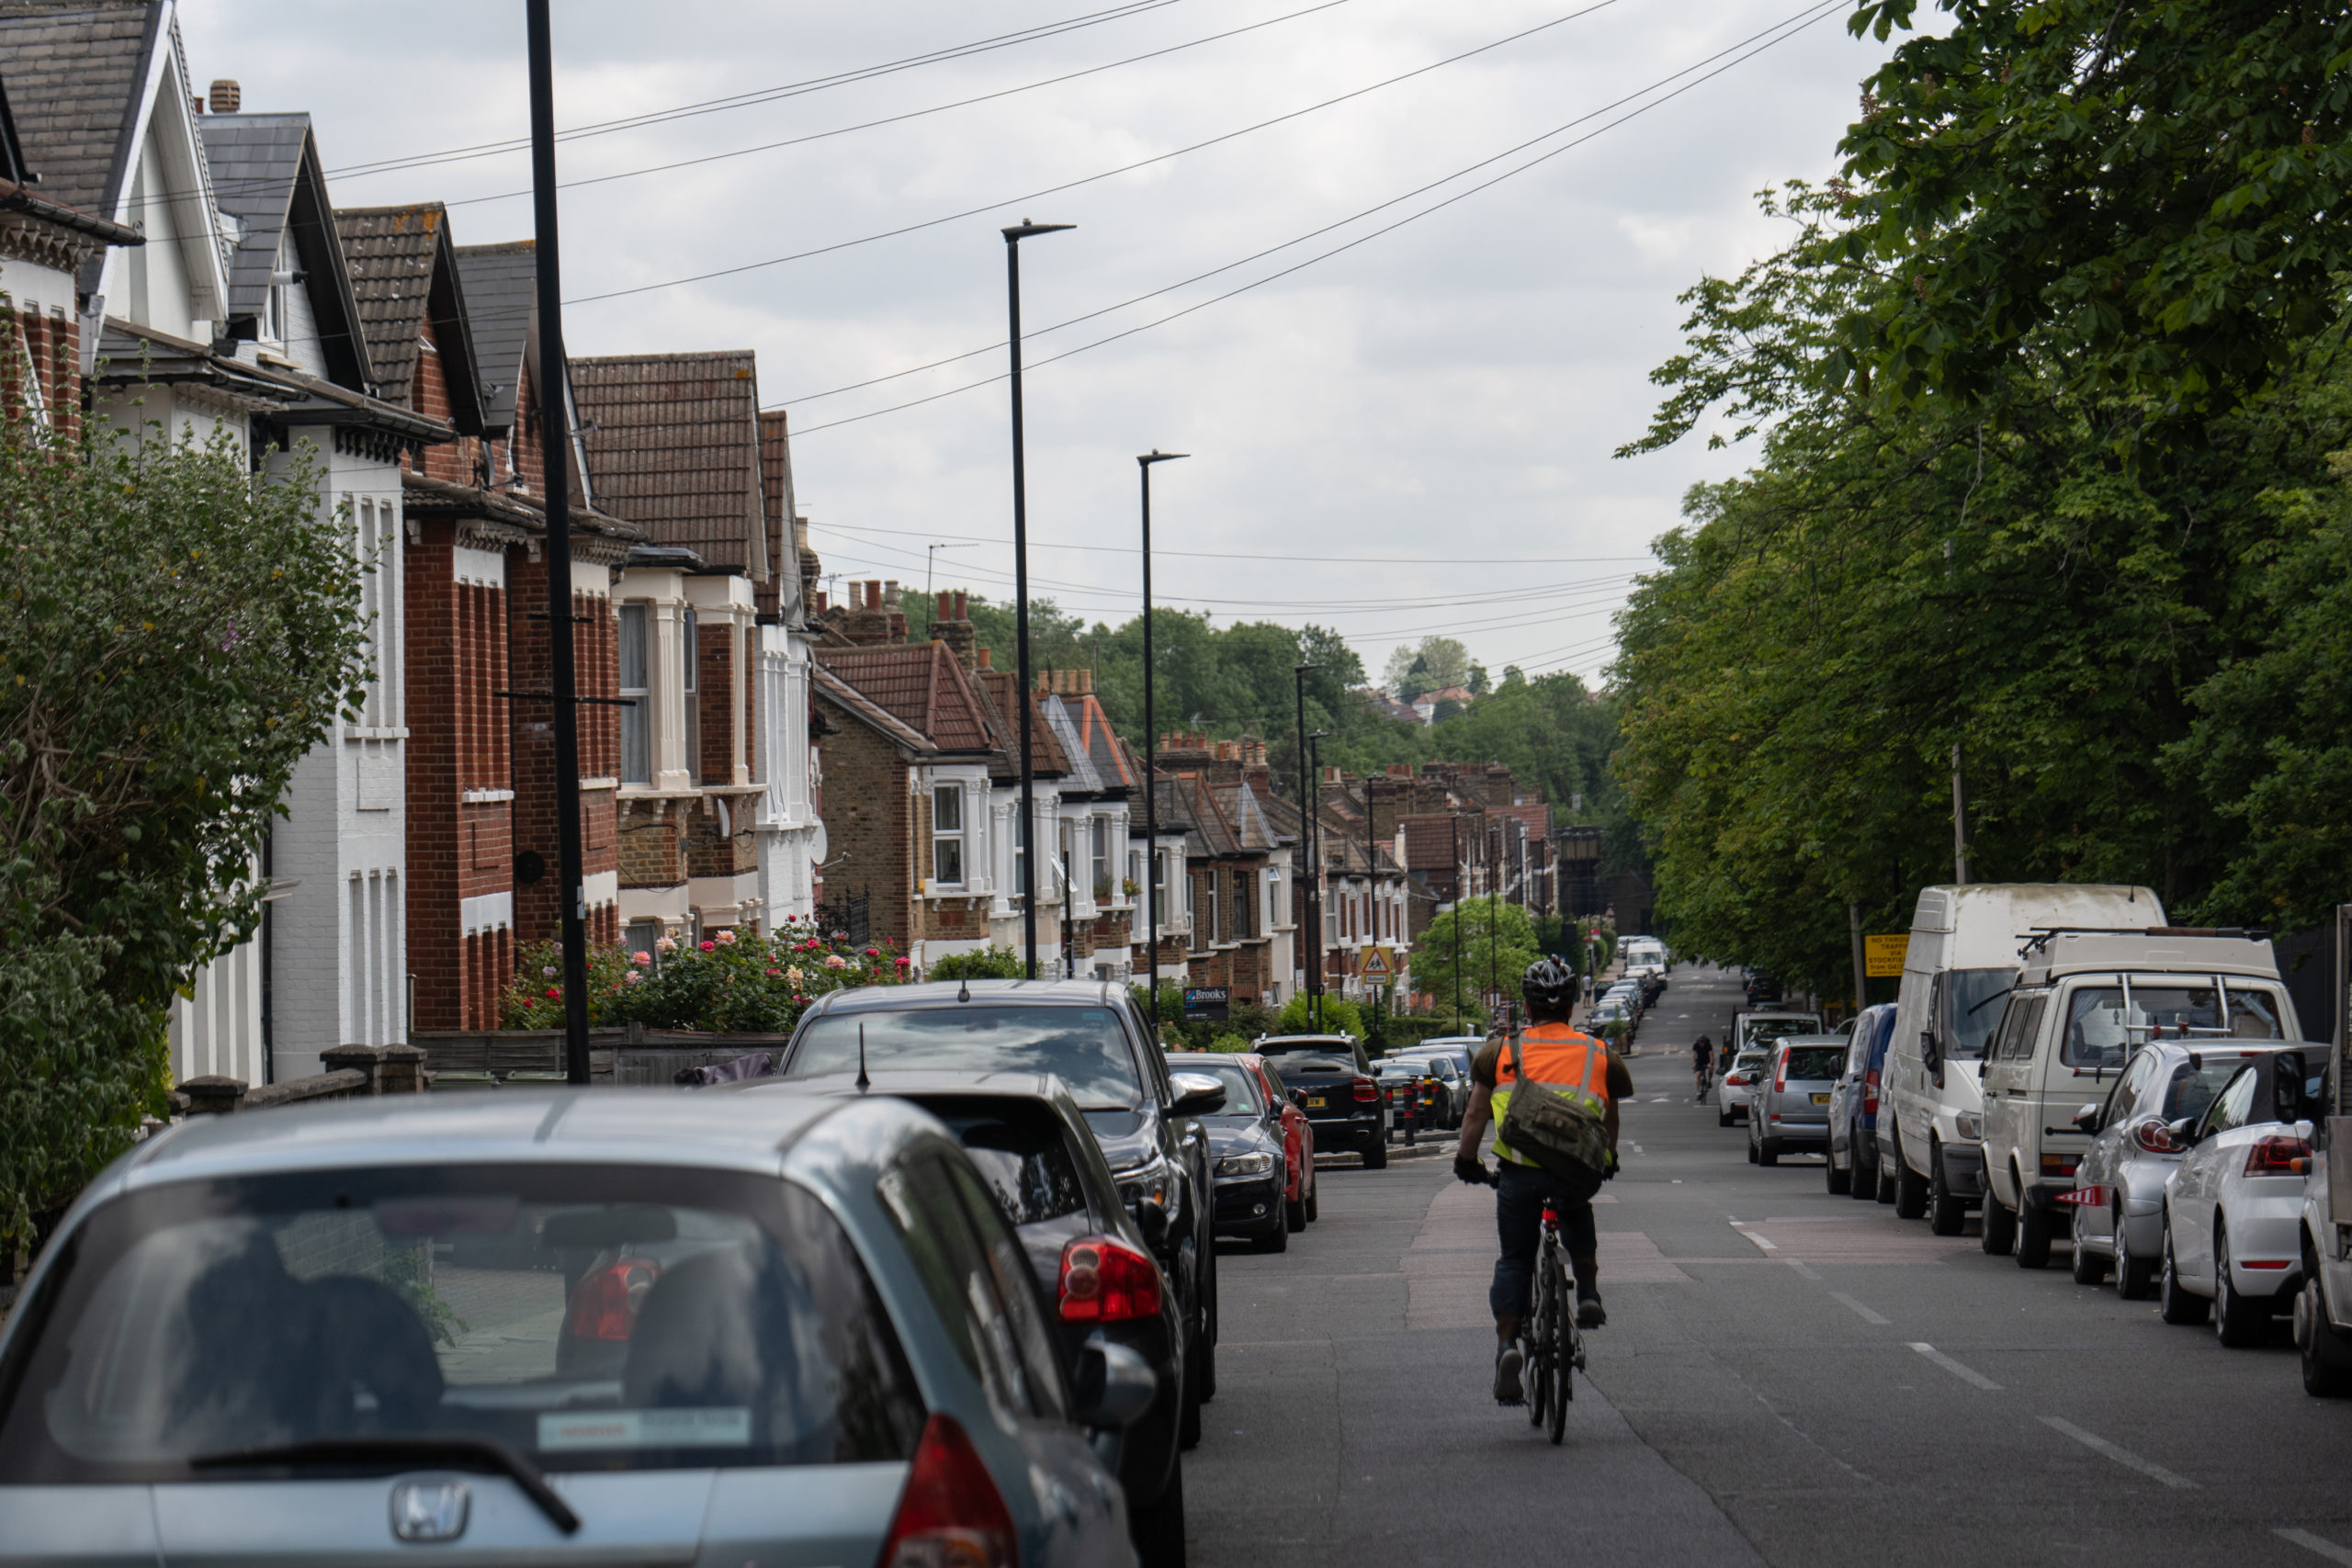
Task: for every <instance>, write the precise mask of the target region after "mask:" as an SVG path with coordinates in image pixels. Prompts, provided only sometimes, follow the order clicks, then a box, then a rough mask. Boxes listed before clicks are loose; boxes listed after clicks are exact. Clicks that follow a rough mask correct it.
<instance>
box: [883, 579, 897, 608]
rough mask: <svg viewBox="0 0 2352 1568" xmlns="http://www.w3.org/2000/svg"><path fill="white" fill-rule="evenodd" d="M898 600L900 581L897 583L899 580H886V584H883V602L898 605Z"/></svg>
mask: <svg viewBox="0 0 2352 1568" xmlns="http://www.w3.org/2000/svg"><path fill="white" fill-rule="evenodd" d="M898 602H899V585H898V583H897V582H895V581H891V582H886V583H884V584H883V585H882V603H884V604H890V605H896V604H898Z"/></svg>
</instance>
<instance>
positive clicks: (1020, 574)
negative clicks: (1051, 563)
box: [1004, 218, 1078, 980]
mask: <svg viewBox="0 0 2352 1568" xmlns="http://www.w3.org/2000/svg"><path fill="white" fill-rule="evenodd" d="M1077 227H1078V225H1077V224H1075V223H1032V222H1030V221H1029V220H1027V219H1025V218H1024V219H1023V220H1021V221H1020V222H1019V223H1016V224H1014V225H1013V226H1012V228H1010V229H1007V230H1005V231H1004V294H1005V313H1006V316H1007V318H1008V320H1009V323H1010V324H1009V329H1008V331H1007V333H1006V336H1007V338H1008V339H1009V340H1010V343H1011V345H1012V598H1013V640H1014V643H1015V645H1016V647H1017V649H1018V650H1019V657H1018V659H1017V660H1016V662H1017V663H1018V664H1019V665H1020V671H1021V672H1020V677H1019V679H1020V682H1021V692H1020V695H1019V696H1018V697H1017V698H1016V699H1015V700H1014V703H1013V705H1014V706H1015V707H1017V708H1019V709H1020V710H1021V724H1020V728H1021V838H1020V840H1019V841H1020V843H1021V846H1022V854H1021V942H1022V953H1023V963H1024V964H1026V966H1027V973H1028V976H1029V978H1031V979H1032V980H1034V979H1035V978H1036V977H1037V853H1036V851H1037V846H1036V845H1035V844H1034V843H1032V842H1030V840H1033V839H1035V837H1036V836H1037V784H1036V780H1035V778H1034V777H1033V776H1032V770H1031V768H1030V758H1029V729H1030V725H1031V723H1032V719H1033V716H1032V715H1031V712H1030V698H1029V470H1028V460H1027V457H1026V455H1025V453H1024V451H1023V445H1022V429H1021V242H1022V241H1023V240H1026V239H1028V238H1030V237H1031V236H1033V235H1036V234H1054V233H1059V232H1060V231H1062V230H1064V229H1075V228H1077ZM1064 897H1068V895H1067V894H1065V895H1064Z"/></svg>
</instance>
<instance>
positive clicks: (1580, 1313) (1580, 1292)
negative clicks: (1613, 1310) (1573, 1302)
mask: <svg viewBox="0 0 2352 1568" xmlns="http://www.w3.org/2000/svg"><path fill="white" fill-rule="evenodd" d="M1608 1321H1609V1310H1608V1309H1607V1308H1606V1307H1604V1306H1602V1305H1601V1304H1600V1291H1599V1290H1597V1289H1595V1288H1594V1287H1593V1286H1590V1285H1578V1286H1577V1327H1578V1328H1599V1327H1600V1325H1602V1324H1604V1323H1607V1322H1608Z"/></svg>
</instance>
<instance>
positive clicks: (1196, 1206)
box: [776, 980, 1225, 1448]
mask: <svg viewBox="0 0 2352 1568" xmlns="http://www.w3.org/2000/svg"><path fill="white" fill-rule="evenodd" d="M1151 1039H1152V1037H1151V1033H1150V1031H1149V1030H1148V1028H1147V1027H1146V1026H1145V1023H1144V1021H1143V1015H1142V1014H1141V1013H1139V1012H1137V1011H1136V1006H1135V1003H1134V1002H1133V1000H1131V999H1130V998H1129V997H1128V995H1127V988H1126V987H1125V986H1120V985H1114V984H1112V983H1110V982H1107V981H1100V980H968V981H946V980H939V981H931V982H926V983H924V984H922V985H915V986H874V987H864V988H862V989H858V990H852V991H834V992H831V993H830V994H829V995H826V996H824V997H820V998H818V1000H817V1002H816V1004H815V1005H814V1006H812V1007H811V1008H809V1010H808V1011H807V1012H805V1013H803V1014H802V1015H801V1017H800V1024H799V1027H797V1029H795V1030H794V1031H793V1032H792V1043H790V1044H788V1045H786V1047H785V1048H784V1060H783V1062H782V1063H781V1064H779V1065H778V1066H777V1068H776V1072H777V1074H778V1075H779V1076H780V1077H786V1078H810V1077H831V1076H832V1075H834V1074H849V1075H852V1076H854V1075H855V1074H856V1073H857V1071H858V1069H859V1067H860V1066H864V1067H865V1069H866V1070H867V1072H868V1073H869V1074H871V1073H873V1072H875V1071H879V1070H883V1069H890V1070H894V1071H921V1070H925V1069H934V1070H944V1071H949V1072H1014V1073H1028V1074H1035V1073H1052V1074H1053V1075H1054V1076H1056V1077H1058V1078H1060V1079H1061V1080H1062V1082H1063V1083H1064V1084H1065V1085H1067V1086H1068V1087H1069V1091H1070V1094H1071V1097H1072V1098H1073V1099H1075V1100H1077V1101H1078V1107H1079V1110H1080V1111H1082V1112H1083V1113H1084V1114H1085V1117H1086V1125H1087V1130H1088V1131H1089V1132H1091V1133H1092V1134H1094V1141H1095V1143H1096V1144H1097V1145H1100V1146H1101V1148H1102V1151H1103V1159H1104V1160H1105V1161H1107V1162H1108V1163H1109V1165H1110V1167H1111V1173H1112V1176H1113V1178H1114V1179H1115V1180H1116V1181H1117V1182H1118V1184H1119V1197H1120V1200H1121V1201H1123V1202H1124V1203H1125V1205H1126V1208H1127V1212H1128V1213H1130V1214H1132V1215H1134V1216H1135V1220H1136V1225H1137V1226H1138V1228H1140V1229H1141V1231H1142V1232H1143V1235H1145V1236H1146V1237H1147V1238H1148V1240H1149V1242H1150V1244H1151V1249H1152V1254H1153V1256H1154V1257H1155V1258H1158V1259H1159V1267H1160V1269H1161V1270H1162V1272H1164V1273H1165V1274H1166V1275H1167V1278H1168V1282H1169V1284H1170V1287H1171V1288H1173V1290H1174V1291H1175V1292H1176V1299H1177V1300H1178V1302H1179V1303H1182V1311H1183V1316H1184V1324H1185V1331H1186V1337H1187V1343H1186V1345H1185V1348H1184V1375H1185V1378H1186V1381H1187V1382H1190V1383H1191V1385H1192V1386H1191V1388H1190V1389H1189V1390H1187V1391H1186V1394H1185V1399H1184V1406H1183V1414H1182V1429H1183V1446H1184V1447H1186V1448H1191V1447H1192V1446H1193V1444H1195V1443H1197V1442H1199V1441H1200V1440H1201V1411H1200V1407H1201V1406H1202V1405H1203V1404H1206V1403H1207V1402H1208V1401H1209V1400H1211V1399H1213V1398H1215V1397H1216V1335H1217V1311H1216V1242H1215V1236H1216V1231H1215V1228H1214V1226H1215V1218H1214V1214H1213V1213H1212V1210H1211V1202H1212V1200H1213V1197H1214V1194H1215V1192H1216V1182H1215V1179H1214V1177H1213V1176H1212V1175H1211V1166H1212V1164H1213V1156H1211V1154H1210V1152H1209V1134H1208V1129H1207V1128H1206V1127H1205V1126H1204V1125H1203V1124H1202V1123H1201V1122H1200V1121H1199V1118H1201V1117H1203V1116H1205V1115H1209V1114H1212V1113H1214V1112H1215V1111H1217V1110H1218V1109H1220V1108H1221V1107H1222V1106H1223V1105H1224V1103H1225V1089H1224V1086H1223V1085H1221V1084H1219V1083H1217V1082H1216V1080H1215V1079H1213V1078H1211V1079H1194V1080H1193V1082H1192V1083H1191V1084H1190V1085H1186V1086H1180V1085H1178V1084H1177V1083H1175V1082H1174V1081H1173V1080H1172V1078H1171V1077H1170V1073H1169V1070H1168V1062H1167V1058H1166V1056H1165V1055H1163V1054H1162V1053H1161V1052H1160V1050H1159V1047H1158V1046H1157V1045H1156V1044H1153V1043H1151Z"/></svg>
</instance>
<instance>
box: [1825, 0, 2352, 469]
mask: <svg viewBox="0 0 2352 1568" xmlns="http://www.w3.org/2000/svg"><path fill="white" fill-rule="evenodd" d="M1940 8H1941V9H1942V10H1944V11H1945V12H1947V13H1948V14H1949V15H1950V17H1951V26H1950V28H1948V29H1947V30H1945V31H1943V32H1942V33H1940V34H1939V35H1937V36H1918V37H1914V38H1911V39H1906V40H1905V41H1904V42H1903V44H1902V45H1901V46H1900V47H1899V48H1897V49H1896V50H1895V51H1894V54H1893V56H1892V57H1891V58H1890V59H1889V60H1888V61H1887V62H1886V63H1885V65H1884V66H1883V67H1882V68H1881V69H1880V70H1879V72H1878V73H1876V75H1875V76H1873V77H1872V78H1871V82H1870V83H1869V85H1868V88H1867V91H1866V94H1865V96H1864V112H1863V115H1862V118H1861V119H1860V121H1859V122H1858V123H1856V124H1855V125H1854V126H1853V127H1852V128H1851V129H1850V130H1848V132H1847V134H1846V137H1845V140H1844V141H1843V142H1842V143H1841V144H1840V148H1839V150H1840V152H1842V153H1843V154H1844V155H1845V158H1846V175H1847V177H1848V178H1849V179H1850V180H1852V181H1853V182H1855V183H1854V185H1853V186H1851V187H1849V190H1848V192H1847V193H1846V194H1847V195H1848V197H1849V203H1850V207H1851V214H1850V219H1851V226H1850V228H1849V230H1848V231H1846V232H1845V233H1844V234H1843V235H1842V236H1840V237H1839V239H1838V242H1837V244H1836V247H1835V255H1836V256H1837V257H1838V259H1839V260H1840V261H1841V262H1843V263H1844V264H1846V265H1850V266H1853V267H1855V268H1857V269H1862V270H1866V271H1867V273H1868V275H1869V278H1870V288H1868V290H1867V292H1866V294H1865V295H1864V297H1863V298H1861V299H1859V300H1857V301H1856V306H1855V308H1854V309H1853V310H1850V311H1849V312H1846V313H1844V314H1843V315H1842V317H1841V319H1840V320H1839V321H1838V337H1839V339H1840V342H1839V347H1838V353H1837V355H1835V356H1834V357H1835V361H1836V363H1835V364H1834V366H1833V367H1832V368H1833V369H1834V370H1836V371H1837V372H1838V373H1840V374H1843V373H1845V372H1848V371H1851V372H1852V373H1854V374H1857V375H1864V374H1870V373H1874V374H1875V376H1876V378H1877V384H1878V391H1879V393H1880V395H1881V396H1882V397H1885V398H1890V399H1893V400H1897V401H1898V402H1900V403H1901V404H1902V405H1904V406H1907V407H1913V408H1922V409H1923V408H1925V407H1927V406H1928V403H1929V402H1930V401H1931V400H1938V401H1944V402H1957V403H1959V404H1961V405H1962V406H1963V408H1973V409H1977V410H1985V409H1994V410H2006V409H2008V408H2013V407H2016V406H2018V405H2019V404H2020V403H2022V402H2025V401H2029V400H2032V399H2034V398H2035V397H2036V396H2037V395H2039V393H2038V389H2053V390H2056V391H2058V392H2060V393H2063V394H2064V395H2065V396H2067V397H2069V398H2071V399H2074V400H2103V399H2108V398H2122V399H2126V400H2130V402H2131V409H2130V416H2131V417H2130V418H2128V419H2126V420H2124V421H2122V422H2120V423H2119V425H2118V427H2117V429H2116V431H2115V432H2114V434H2116V436H2117V437H2118V438H2119V439H2124V440H2128V439H2130V438H2131V437H2133V436H2135V435H2136V434H2138V433H2139V431H2140V428H2141V422H2143V421H2145V422H2147V423H2149V424H2150V425H2153V426H2154V427H2155V429H2156V430H2158V431H2159V432H2165V431H2168V430H2170V429H2171V427H2175V426H2178V427H2180V429H2179V431H2178V432H2177V433H2178V434H2184V435H2186V436H2187V437H2188V439H2189V443H2190V444H2191V445H2197V444H2201V439H2202V437H2203V436H2204V435H2205V434H2207V431H2206V428H2205V422H2208V421H2210V420H2211V419H2214V418H2218V417H2220V416H2222V415H2223V414H2226V413H2228V412H2230V411H2231V410H2232V409H2233V408H2235V407H2236V406H2237V405H2238V404H2239V403H2240V402H2241V401H2243V400H2245V397H2247V396H2248V395H2250V394H2251V393H2253V392H2255V391H2258V390H2259V389H2262V388H2263V387H2265V386H2267V385H2268V384H2269V383H2270V382H2271V381H2272V380H2274V379H2275V378H2278V376H2280V375H2281V374H2283V373H2285V372H2286V371H2287V370H2288V369H2289V368H2290V367H2291V366H2293V365H2294V364H2296V363H2298V362H2299V361H2301V359H2302V358H2304V357H2305V356H2307V355H2310V354H2311V352H2312V349H2313V347H2314V346H2315V345H2314V344H2313V343H2312V334H2314V333H2318V332H2319V330H2320V329H2321V328H2322V327H2323V326H2324V325H2325V324H2326V323H2327V322H2328V321H2330V320H2331V319H2332V318H2333V317H2334V315H2335V311H2336V308H2337V304H2338V300H2339V299H2340V289H2341V275H2342V274H2343V273H2344V272H2345V271H2346V267H2347V265H2352V206H2347V204H2346V201H2345V199H2344V195H2345V190H2346V185H2347V183H2352V73H2347V72H2346V69H2345V62H2346V59H2347V58H2352V12H2347V11H2346V9H2345V8H2344V7H2342V6H2301V5H2295V6H2282V5H2278V4H2277V3H2276V0H2160V3H2157V4H2152V5H2140V6H2131V5H2110V4H2109V3H2108V0H1942V5H1941V6H1940ZM1916 12H1917V0H1860V4H1858V5H1857V6H1856V7H1855V10H1854V13H1853V15H1852V17H1851V18H1850V21H1849V26H1850V28H1852V30H1853V31H1854V32H1855V33H1856V34H1857V35H1858V36H1859V35H1860V34H1862V33H1865V32H1874V33H1875V34H1876V35H1877V36H1878V37H1879V38H1880V39H1886V38H1888V37H1890V36H1891V35H1892V34H1893V33H1894V31H1896V30H1898V29H1900V30H1908V29H1909V28H1911V26H1912V24H1913V19H1914V16H1915V13H1916Z"/></svg>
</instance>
